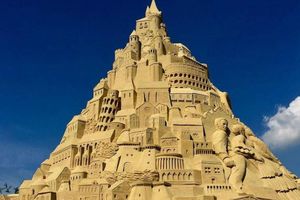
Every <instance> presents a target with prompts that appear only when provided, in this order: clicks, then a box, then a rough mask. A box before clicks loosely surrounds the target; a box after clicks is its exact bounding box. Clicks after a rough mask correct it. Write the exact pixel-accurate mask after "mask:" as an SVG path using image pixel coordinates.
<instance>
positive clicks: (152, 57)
mask: <svg viewBox="0 0 300 200" xmlns="http://www.w3.org/2000/svg"><path fill="white" fill-rule="evenodd" d="M147 58H148V64H149V65H151V64H153V63H155V62H157V50H156V49H155V48H151V49H149V51H148V56H147Z"/></svg>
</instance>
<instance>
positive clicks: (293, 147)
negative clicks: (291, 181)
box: [0, 0, 300, 185]
mask: <svg viewBox="0 0 300 200" xmlns="http://www.w3.org/2000/svg"><path fill="white" fill-rule="evenodd" d="M149 1H150V0H147V1H141V0H128V1H121V0H116V1H105V2H103V1H99V0H88V1H81V0H72V1H71V0H65V1H58V0H51V1H50V0H43V1H38V0H27V1H24V0H14V1H0V20H1V26H0V160H1V162H0V182H1V181H8V182H9V183H11V184H13V185H17V184H19V183H20V181H21V180H22V179H24V178H30V177H31V175H32V174H33V172H34V170H35V169H36V168H37V167H38V165H39V164H40V163H41V162H42V161H43V160H44V159H46V158H47V156H48V155H49V153H50V152H51V151H52V150H53V149H54V148H55V146H56V145H57V144H58V142H59V141H60V139H61V136H62V134H63V131H64V128H65V125H66V124H67V122H68V121H69V120H70V119H71V117H72V116H73V115H75V114H77V113H79V112H80V111H81V109H82V108H84V107H85V104H86V102H87V100H88V99H89V98H90V97H91V95H92V88H93V86H94V85H95V84H96V83H97V82H98V81H99V79H100V78H102V77H104V76H105V75H106V72H107V71H108V70H109V69H110V68H111V64H112V62H113V56H114V50H115V49H116V48H122V47H124V45H125V43H126V42H127V40H128V35H129V34H130V33H131V31H132V29H133V28H134V25H135V20H136V19H138V18H141V17H143V16H144V11H145V8H146V6H147V5H148V4H150V2H149ZM157 4H158V6H159V8H160V9H161V10H162V11H163V14H164V21H165V23H166V25H167V29H168V32H169V35H170V36H171V39H172V41H173V42H181V43H184V44H185V45H186V46H188V47H189V48H190V50H191V51H192V53H193V55H194V56H195V57H196V58H197V59H198V60H200V61H201V62H204V63H207V64H208V65H209V70H210V77H211V80H212V81H213V83H214V84H215V85H216V86H217V87H219V88H220V89H221V90H223V91H227V92H228V93H229V94H230V97H231V100H232V103H233V109H234V112H235V114H236V116H238V117H239V118H240V119H241V120H242V121H243V122H245V123H246V124H248V125H249V126H250V127H251V128H252V129H253V130H254V131H255V133H256V134H257V135H259V136H261V135H263V134H264V133H266V132H271V133H272V134H273V132H274V131H273V130H272V127H271V125H270V123H271V122H274V120H275V122H277V121H276V120H277V119H278V120H279V121H282V120H283V121H284V120H286V118H284V119H282V116H286V115H285V114H284V113H283V114H282V113H280V112H287V113H293V112H290V109H289V104H290V103H291V102H293V101H294V100H295V99H296V97H298V96H300V79H299V75H300V23H299V21H300V1H298V0H272V1H267V0H264V1H262V0H251V1H250V0H245V1H240V0H229V1H224V0H210V1H199V0H186V1H184V2H183V1H180V0H173V1H167V0H157ZM293 105H294V104H293ZM295 105H298V104H295ZM299 106H300V105H299ZM294 107H295V106H292V108H294ZM282 108H283V110H282ZM284 108H286V109H285V110H284ZM278 109H279V110H278ZM298 111H299V110H296V111H295V113H293V115H289V116H292V118H291V119H289V120H288V121H287V122H286V121H284V124H288V122H289V121H291V120H293V119H294V118H295V117H293V116H294V115H297V113H299V112H300V111H299V112H298ZM278 116H281V117H278ZM272 117H275V118H272ZM279 118H280V119H279ZM264 119H265V120H264ZM270 119H272V120H273V121H272V120H271V122H270ZM268 122H270V123H268ZM293 124H294V125H295V124H296V125H295V127H294V129H291V130H292V132H294V133H296V137H294V139H293V140H292V141H290V140H289V141H290V142H288V143H287V144H286V145H285V146H283V147H276V146H274V148H273V149H274V152H275V154H276V155H277V156H278V157H279V158H280V159H281V160H282V162H283V163H284V164H285V165H286V166H287V167H288V168H289V169H290V170H292V171H293V172H295V173H296V174H298V175H300V168H299V166H300V158H299V156H298V155H297V152H298V151H299V150H300V144H299V142H298V141H299V140H300V136H299V135H300V133H299V131H298V132H297V130H300V127H299V125H298V127H297V124H300V122H299V123H297V121H295V120H294V123H293ZM297 128H299V129H297ZM272 131H273V132H272ZM274 134H276V133H274ZM297 134H298V135H297ZM272 136H273V135H271V138H272ZM275 136H276V135H275ZM275 136H274V137H275ZM298 136H299V137H298ZM282 140H285V138H284V137H283V139H282ZM279 141H280V140H279Z"/></svg>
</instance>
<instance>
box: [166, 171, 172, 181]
mask: <svg viewBox="0 0 300 200" xmlns="http://www.w3.org/2000/svg"><path fill="white" fill-rule="evenodd" d="M167 179H168V180H171V179H172V174H171V172H169V173H168V175H167Z"/></svg>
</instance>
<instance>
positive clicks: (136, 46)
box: [129, 30, 141, 60]
mask: <svg viewBox="0 0 300 200" xmlns="http://www.w3.org/2000/svg"><path fill="white" fill-rule="evenodd" d="M129 44H130V47H131V50H132V51H133V52H135V53H136V60H140V58H141V42H140V39H139V36H138V35H137V33H136V31H135V30H133V31H132V33H131V34H130V36H129Z"/></svg>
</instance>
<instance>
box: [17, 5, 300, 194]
mask: <svg viewBox="0 0 300 200" xmlns="http://www.w3.org/2000/svg"><path fill="white" fill-rule="evenodd" d="M298 187H299V182H297V177H296V176H295V175H294V174H292V173H291V172H289V171H288V170H287V169H286V168H285V167H284V166H283V165H282V164H281V162H280V161H279V160H278V159H277V158H276V157H275V156H274V155H273V154H272V152H271V151H270V150H269V148H268V147H267V146H266V145H265V144H264V142H263V141H261V140H260V139H259V138H258V137H256V136H255V134H254V133H253V132H252V131H251V129H250V128H248V127H247V126H246V125H245V124H243V123H242V122H240V120H239V119H238V118H236V117H235V116H234V114H233V112H232V110H231V104H230V100H229V97H228V95H227V93H226V92H221V91H220V90H218V89H217V88H216V87H215V86H214V85H213V83H212V82H211V81H210V79H209V73H208V65H206V64H204V63H201V62H199V61H198V60H197V59H196V58H195V57H193V55H192V53H191V51H190V50H189V49H188V48H187V47H186V46H185V45H184V44H181V43H173V42H172V41H171V39H170V37H169V36H168V34H167V29H166V25H165V24H164V23H163V19H162V13H161V11H160V10H159V9H158V8H157V6H156V3H155V1H154V0H153V1H152V2H151V5H150V6H149V7H147V9H146V13H145V17H144V18H141V19H139V20H137V21H136V27H135V29H134V30H133V31H132V33H131V34H130V36H129V39H128V43H127V44H126V46H125V47H124V48H123V49H117V50H116V51H115V60H114V62H113V64H112V69H111V70H110V71H108V72H107V77H105V78H103V79H101V80H100V81H99V83H98V84H97V85H96V86H95V87H94V89H93V97H92V98H91V99H90V100H89V101H88V102H87V105H86V107H85V108H84V109H83V110H82V111H81V112H80V113H79V114H78V115H76V116H74V117H73V119H72V120H71V121H70V122H69V123H68V124H67V126H66V129H65V132H64V134H63V137H62V139H61V142H60V144H59V145H58V146H57V147H56V149H55V150H54V151H53V152H52V153H51V154H50V156H49V158H48V159H47V160H45V161H44V162H43V163H41V165H40V167H39V168H38V169H37V170H36V172H35V173H34V174H33V176H32V179H31V180H24V182H23V183H22V184H21V186H20V193H19V197H18V198H17V197H15V199H19V200H113V199H115V200H117V199H118V200H127V199H128V200H237V199H244V200H250V199H252V200H254V199H261V200H297V199H300V191H299V189H298Z"/></svg>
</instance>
